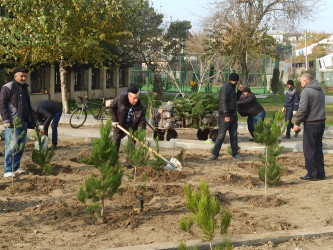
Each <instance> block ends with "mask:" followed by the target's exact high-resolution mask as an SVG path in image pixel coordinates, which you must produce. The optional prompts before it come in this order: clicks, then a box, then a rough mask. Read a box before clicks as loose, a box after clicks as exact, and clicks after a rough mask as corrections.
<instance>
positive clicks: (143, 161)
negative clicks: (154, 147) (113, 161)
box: [124, 127, 149, 190]
mask: <svg viewBox="0 0 333 250" xmlns="http://www.w3.org/2000/svg"><path fill="white" fill-rule="evenodd" d="M134 137H135V138H136V139H137V140H138V142H137V143H135V139H134ZM145 142H146V131H145V130H143V129H141V127H139V129H138V130H136V131H133V130H130V138H129V140H128V142H127V143H126V145H125V147H124V151H125V153H126V160H127V161H128V162H129V163H130V164H131V165H133V166H134V190H135V189H136V186H135V182H136V170H137V168H141V167H143V166H146V165H147V163H148V160H149V152H148V151H149V150H148V147H149V145H148V147H147V146H145Z"/></svg>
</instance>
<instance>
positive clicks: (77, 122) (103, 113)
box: [69, 96, 110, 128]
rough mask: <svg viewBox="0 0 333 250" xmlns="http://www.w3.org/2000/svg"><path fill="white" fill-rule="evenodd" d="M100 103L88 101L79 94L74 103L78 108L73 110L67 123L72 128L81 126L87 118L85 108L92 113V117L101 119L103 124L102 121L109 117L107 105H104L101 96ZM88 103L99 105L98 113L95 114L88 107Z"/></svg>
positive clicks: (103, 99)
mask: <svg viewBox="0 0 333 250" xmlns="http://www.w3.org/2000/svg"><path fill="white" fill-rule="evenodd" d="M101 99H102V103H96V102H90V101H88V100H86V99H84V98H83V97H81V96H78V97H77V98H76V100H75V101H76V105H77V106H78V108H77V109H76V110H74V111H73V112H72V114H71V117H70V118H69V124H70V125H71V127H72V128H79V127H81V126H82V125H83V124H84V123H85V122H86V120H87V116H88V112H87V110H88V111H89V112H90V113H91V114H92V115H93V117H94V119H95V120H97V121H101V122H102V123H103V124H104V122H105V121H106V120H107V119H108V118H109V117H110V116H109V112H108V109H107V107H104V104H105V98H101ZM89 104H91V105H94V106H99V110H98V113H97V114H96V115H95V113H94V111H93V110H92V109H91V108H90V107H89Z"/></svg>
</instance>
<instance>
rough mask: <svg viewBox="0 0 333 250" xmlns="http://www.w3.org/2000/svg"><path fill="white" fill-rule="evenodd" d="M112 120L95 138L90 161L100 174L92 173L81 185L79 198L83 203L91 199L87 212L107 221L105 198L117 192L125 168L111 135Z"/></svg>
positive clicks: (102, 220) (108, 121) (101, 127)
mask: <svg viewBox="0 0 333 250" xmlns="http://www.w3.org/2000/svg"><path fill="white" fill-rule="evenodd" d="M111 131H112V125H111V120H110V119H109V120H107V122H106V124H105V125H103V124H101V126H100V138H98V139H94V140H93V152H92V155H91V159H90V160H89V161H88V162H89V163H91V164H93V165H94V167H95V168H96V169H98V170H99V174H98V175H96V174H92V175H91V177H90V178H88V179H87V180H86V181H85V185H84V186H81V187H80V191H79V193H78V199H79V200H80V201H81V202H82V203H86V200H90V201H91V204H90V205H89V206H88V208H87V212H89V213H94V215H95V216H96V217H97V218H100V220H101V222H102V223H105V200H106V199H111V198H112V196H113V195H114V194H115V193H116V192H117V190H118V188H119V186H120V184H121V179H122V176H123V169H122V167H121V166H120V164H119V161H118V151H117V148H116V143H115V141H113V140H112V137H111V135H110V134H111Z"/></svg>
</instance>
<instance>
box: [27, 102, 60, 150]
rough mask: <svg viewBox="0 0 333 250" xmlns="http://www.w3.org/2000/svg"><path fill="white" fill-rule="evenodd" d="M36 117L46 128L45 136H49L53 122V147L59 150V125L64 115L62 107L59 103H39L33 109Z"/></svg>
mask: <svg viewBox="0 0 333 250" xmlns="http://www.w3.org/2000/svg"><path fill="white" fill-rule="evenodd" d="M32 109H33V111H34V113H35V116H36V118H37V120H38V121H39V123H40V124H42V126H43V128H44V131H45V132H44V134H45V135H46V136H48V134H49V126H50V123H51V121H52V145H53V146H54V148H55V149H56V148H57V145H58V124H59V120H60V118H61V115H62V107H61V105H60V104H59V103H56V102H54V101H50V100H45V101H40V102H37V103H36V104H35V105H33V107H32Z"/></svg>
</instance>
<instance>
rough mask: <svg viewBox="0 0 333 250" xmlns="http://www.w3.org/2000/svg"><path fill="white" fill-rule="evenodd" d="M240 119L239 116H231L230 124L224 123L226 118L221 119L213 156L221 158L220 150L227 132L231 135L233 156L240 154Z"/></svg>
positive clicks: (221, 117)
mask: <svg viewBox="0 0 333 250" xmlns="http://www.w3.org/2000/svg"><path fill="white" fill-rule="evenodd" d="M237 128H238V117H237V114H236V115H233V116H230V122H225V121H224V116H220V118H219V130H218V133H217V137H216V141H215V146H214V149H213V155H216V156H219V154H220V150H221V147H222V144H223V141H224V138H225V135H226V133H227V131H229V135H230V145H231V149H232V156H235V155H237V154H238V140H237Z"/></svg>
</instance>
